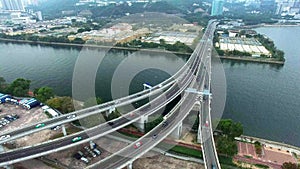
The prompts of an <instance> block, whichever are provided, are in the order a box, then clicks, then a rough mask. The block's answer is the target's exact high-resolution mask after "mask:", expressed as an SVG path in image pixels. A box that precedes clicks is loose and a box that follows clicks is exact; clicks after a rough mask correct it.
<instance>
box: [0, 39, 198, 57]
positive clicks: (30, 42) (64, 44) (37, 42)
mask: <svg viewBox="0 0 300 169" xmlns="http://www.w3.org/2000/svg"><path fill="white" fill-rule="evenodd" d="M0 42H12V43H20V44H24V43H26V44H34V45H39V44H41V45H49V46H68V47H88V48H95V49H98V48H100V49H117V50H128V51H142V52H155V53H170V54H178V55H189V56H190V55H191V54H192V53H185V52H175V51H168V50H159V49H147V48H130V47H119V46H105V45H93V44H76V43H61V42H43V41H29V40H16V39H6V38H0Z"/></svg>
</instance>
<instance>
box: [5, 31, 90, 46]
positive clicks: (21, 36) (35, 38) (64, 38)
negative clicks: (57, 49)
mask: <svg viewBox="0 0 300 169" xmlns="http://www.w3.org/2000/svg"><path fill="white" fill-rule="evenodd" d="M0 38H5V39H14V40H28V41H34V42H37V41H42V42H60V43H76V44H84V43H85V41H84V40H83V39H81V38H75V39H74V40H69V39H68V35H66V36H58V37H56V36H37V35H34V34H19V35H6V34H4V33H0Z"/></svg>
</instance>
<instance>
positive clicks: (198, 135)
mask: <svg viewBox="0 0 300 169" xmlns="http://www.w3.org/2000/svg"><path fill="white" fill-rule="evenodd" d="M200 100H201V101H197V102H196V104H195V106H194V107H193V110H195V111H197V112H198V118H199V121H198V123H199V126H198V132H197V143H199V144H202V126H201V120H202V111H201V107H202V106H201V102H202V99H200Z"/></svg>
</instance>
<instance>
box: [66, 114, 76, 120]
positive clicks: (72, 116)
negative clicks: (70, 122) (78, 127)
mask: <svg viewBox="0 0 300 169" xmlns="http://www.w3.org/2000/svg"><path fill="white" fill-rule="evenodd" d="M75 117H76V114H72V115H69V116H67V119H73V118H75Z"/></svg>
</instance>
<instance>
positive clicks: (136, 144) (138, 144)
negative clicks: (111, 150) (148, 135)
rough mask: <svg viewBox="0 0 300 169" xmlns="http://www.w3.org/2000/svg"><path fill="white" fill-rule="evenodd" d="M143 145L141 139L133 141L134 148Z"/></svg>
mask: <svg viewBox="0 0 300 169" xmlns="http://www.w3.org/2000/svg"><path fill="white" fill-rule="evenodd" d="M142 145H143V143H142V142H141V141H139V142H137V143H135V145H134V148H135V149H137V148H139V147H141V146H142Z"/></svg>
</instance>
